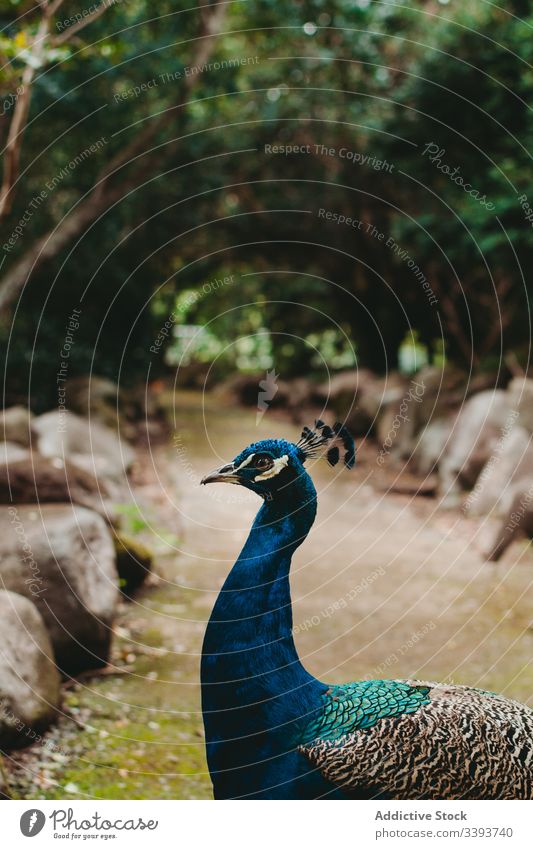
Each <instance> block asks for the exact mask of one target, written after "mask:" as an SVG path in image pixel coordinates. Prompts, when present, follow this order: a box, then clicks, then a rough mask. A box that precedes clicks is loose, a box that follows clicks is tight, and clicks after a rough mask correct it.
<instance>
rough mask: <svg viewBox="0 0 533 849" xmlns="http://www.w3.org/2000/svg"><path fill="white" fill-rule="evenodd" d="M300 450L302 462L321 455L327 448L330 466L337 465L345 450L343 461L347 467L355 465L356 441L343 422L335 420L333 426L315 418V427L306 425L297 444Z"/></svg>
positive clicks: (350, 467)
mask: <svg viewBox="0 0 533 849" xmlns="http://www.w3.org/2000/svg"><path fill="white" fill-rule="evenodd" d="M296 447H297V448H298V449H299V451H300V455H301V457H302V462H304V463H305V461H306V460H308V459H309V458H312V457H318V456H321V455H322V453H323V450H324V449H327V450H326V455H325V456H326V460H327V461H328V463H329V464H330V466H336V465H337V463H338V462H339V460H340V458H341V450H342V451H343V452H344V456H343V462H344V465H345V467H346V468H347V469H353V467H354V465H355V441H354V438H353V436H352V434H351V433H350V431H349V430H348V428H347V427H346V425H344V424H342V422H335V424H334V425H332V426H331V427H330V426H329V425H327V424H325V422H323V421H322V420H321V419H316V420H315V426H314V428H310V427H307V426H306V427H304V429H303V430H302V435H301V437H300V439H299V441H298V443H297V445H296Z"/></svg>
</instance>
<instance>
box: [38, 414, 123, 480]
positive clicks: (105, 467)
mask: <svg viewBox="0 0 533 849" xmlns="http://www.w3.org/2000/svg"><path fill="white" fill-rule="evenodd" d="M32 428H33V431H34V433H35V434H36V437H37V448H38V450H39V452H40V453H41V454H42V455H43V457H57V458H60V459H61V460H70V461H71V462H73V463H75V464H76V465H77V466H80V467H81V468H82V469H85V470H86V471H88V472H90V473H91V474H93V475H95V476H96V477H97V478H100V477H102V478H104V479H106V480H110V481H115V482H120V483H122V482H123V481H124V477H125V474H126V472H127V470H128V469H129V468H130V466H131V465H132V463H133V461H134V459H135V455H134V453H133V450H132V449H131V448H130V446H129V445H128V443H127V442H125V441H124V440H122V439H119V438H118V436H117V435H116V433H115V432H114V431H113V430H111V429H110V428H108V427H105V425H102V424H100V423H99V422H97V421H94V420H91V421H88V420H86V419H83V418H81V417H80V416H77V415H75V414H74V413H71V412H69V411H65V412H62V411H60V410H52V411H51V412H49V413H44V414H43V415H42V416H37V417H36V418H35V419H34V420H33V424H32Z"/></svg>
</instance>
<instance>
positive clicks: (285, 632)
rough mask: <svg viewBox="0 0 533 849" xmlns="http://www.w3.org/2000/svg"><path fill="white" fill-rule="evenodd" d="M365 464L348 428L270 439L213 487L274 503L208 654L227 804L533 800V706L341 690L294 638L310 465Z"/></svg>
mask: <svg viewBox="0 0 533 849" xmlns="http://www.w3.org/2000/svg"><path fill="white" fill-rule="evenodd" d="M322 454H325V456H326V458H327V460H328V461H329V463H330V464H331V465H335V464H337V463H338V462H339V461H342V462H343V463H344V465H345V466H346V468H348V469H351V468H352V467H353V466H354V464H355V444H354V440H353V438H352V436H351V434H350V433H349V431H348V430H347V429H346V427H345V426H344V425H343V424H341V423H336V424H335V425H334V426H332V427H331V426H328V425H326V424H325V423H324V422H323V421H321V420H317V421H316V422H315V426H314V427H313V428H311V427H306V428H304V430H303V432H302V436H301V439H300V440H299V442H298V443H291V442H288V441H286V440H284V439H266V440H261V441H259V442H255V443H254V444H252V445H250V446H248V448H245V449H244V451H242V452H241V453H240V454H239V455H238V456H237V457H235V459H234V460H233V462H231V463H229V464H227V465H224V466H222V467H221V468H219V469H216V470H215V471H214V472H212V473H211V474H208V475H207V476H206V477H204V478H203V480H202V483H204V484H208V483H213V482H215V481H224V482H226V483H231V484H237V485H239V486H244V487H246V488H247V489H250V490H252V491H253V492H254V493H256V494H257V495H259V496H260V497H261V498H262V499H263V504H262V505H261V508H260V509H259V512H258V513H257V516H256V518H255V521H254V523H253V525H252V528H251V530H250V534H249V536H248V539H247V540H246V543H245V545H244V548H243V549H242V551H241V553H240V555H239V557H238V559H237V561H236V563H235V565H234V566H233V568H232V570H231V572H230V574H229V576H228V578H227V579H226V581H225V583H224V585H223V588H222V590H221V591H220V594H219V596H218V598H217V600H216V603H215V605H214V608H213V612H212V615H211V618H210V620H209V623H208V626H207V629H206V633H205V638H204V644H203V650H202V663H201V684H202V712H203V718H204V727H205V739H206V754H207V762H208V766H209V771H210V775H211V779H212V782H213V790H214V796H215V798H216V799H369V798H377V799H416V800H420V799H532V798H533V711H532V710H530V709H529V708H528V707H526V706H525V705H522V704H519V703H517V702H514V701H511V700H509V699H507V698H504V697H503V696H500V695H496V694H494V693H490V692H487V691H485V690H480V689H474V688H471V687H465V686H459V685H454V684H434V683H430V682H423V681H395V680H375V681H356V682H353V683H350V684H343V685H328V684H325V683H322V682H321V681H318V680H317V679H316V678H314V677H313V676H312V675H311V674H310V673H309V672H307V670H306V669H305V668H304V666H303V665H302V663H301V662H300V659H299V657H298V653H297V651H296V647H295V644H294V641H293V636H292V607H291V595H290V586H289V569H290V565H291V558H292V555H293V553H294V551H295V550H296V549H297V548H298V546H300V545H301V544H302V543H303V542H304V540H305V539H306V537H307V535H308V533H309V531H310V529H311V526H312V525H313V522H314V519H315V515H316V509H317V493H316V490H315V487H314V485H313V482H312V480H311V477H310V475H309V474H308V472H307V471H306V469H305V468H304V464H305V462H306V461H307V460H309V459H310V458H312V457H316V456H318V455H322Z"/></svg>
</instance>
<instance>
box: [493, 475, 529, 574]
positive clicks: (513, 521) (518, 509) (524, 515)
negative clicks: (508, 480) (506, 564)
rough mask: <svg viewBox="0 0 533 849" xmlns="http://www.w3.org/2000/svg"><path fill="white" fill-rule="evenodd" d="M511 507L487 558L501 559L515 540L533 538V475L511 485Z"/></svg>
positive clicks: (504, 517) (503, 519)
mask: <svg viewBox="0 0 533 849" xmlns="http://www.w3.org/2000/svg"><path fill="white" fill-rule="evenodd" d="M509 495H510V498H509V507H508V509H507V511H506V513H505V514H504V516H503V518H502V521H501V524H500V527H499V528H498V531H497V533H496V536H495V537H494V540H493V542H492V545H491V547H490V549H489V550H488V552H487V560H499V559H500V557H501V556H502V554H504V552H505V551H506V549H507V548H508V547H509V546H510V545H511V543H512V542H514V540H516V539H519V538H520V537H524V536H525V537H529V539H533V477H532V478H530V479H529V480H528V481H526V480H522V481H518V482H517V483H514V484H512V485H511V486H510V487H509Z"/></svg>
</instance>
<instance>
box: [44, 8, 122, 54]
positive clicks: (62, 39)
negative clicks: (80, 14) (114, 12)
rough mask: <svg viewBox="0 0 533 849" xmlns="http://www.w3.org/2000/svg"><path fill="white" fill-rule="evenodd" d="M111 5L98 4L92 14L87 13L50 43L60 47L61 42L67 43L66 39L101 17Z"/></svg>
mask: <svg viewBox="0 0 533 849" xmlns="http://www.w3.org/2000/svg"><path fill="white" fill-rule="evenodd" d="M109 8H110V7H109V6H108V5H107V4H104V3H103V4H102V5H101V6H98V7H97V8H96V9H95V10H94V12H91V14H90V15H87V16H86V17H85V18H82V19H81V21H77V22H76V23H75V24H72V26H70V27H69V28H68V29H67V30H65V32H63V33H61V35H56V36H55V37H54V38H52V39H51V41H50V43H51V44H52V46H53V47H59V46H60V45H61V44H65V42H66V41H69V40H70V39H71V38H72V36H73V35H76V33H78V32H80V30H82V29H85V27H88V26H89V24H92V23H93V21H96V20H97V19H98V18H101V17H102V15H103V14H104V13H105V12H107V10H108V9H109Z"/></svg>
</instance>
